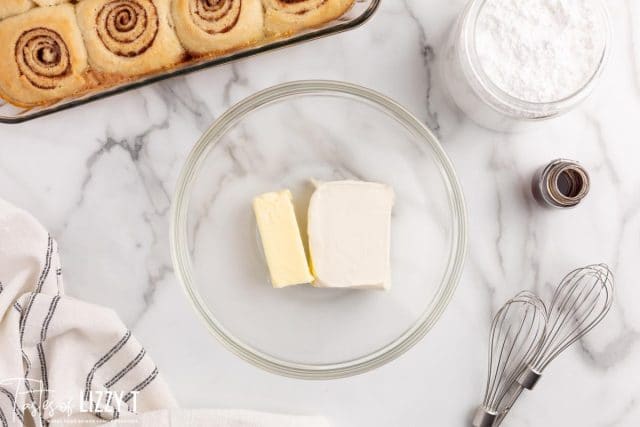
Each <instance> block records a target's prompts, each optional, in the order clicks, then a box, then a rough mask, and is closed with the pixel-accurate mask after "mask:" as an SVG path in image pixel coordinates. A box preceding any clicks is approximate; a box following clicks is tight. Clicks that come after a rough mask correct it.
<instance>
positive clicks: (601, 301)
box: [493, 264, 614, 426]
mask: <svg viewBox="0 0 640 427" xmlns="http://www.w3.org/2000/svg"><path fill="white" fill-rule="evenodd" d="M613 292H614V284H613V273H612V272H611V270H610V269H609V267H608V266H607V265H605V264H593V265H588V266H586V267H582V268H578V269H576V270H573V271H572V272H570V273H569V274H567V275H566V276H565V277H564V278H563V279H562V281H561V282H560V284H559V285H558V287H557V288H556V290H555V292H554V294H553V298H552V300H551V306H550V307H549V313H548V319H547V327H546V332H545V336H544V339H543V341H542V345H541V346H540V348H539V350H538V352H537V354H536V355H535V357H534V358H533V360H532V361H531V363H529V364H528V366H527V367H526V368H525V369H524V370H523V371H522V373H521V375H519V376H518V378H517V379H516V384H515V386H514V387H513V388H512V390H513V395H512V399H511V402H510V404H509V405H508V407H507V408H506V409H505V410H504V411H502V412H501V413H500V414H499V416H498V418H497V419H496V420H495V422H494V424H493V426H498V425H500V423H501V422H502V421H503V419H504V417H505V416H506V415H507V413H508V412H509V410H510V409H511V407H512V406H513V404H514V403H515V401H516V400H517V399H518V398H519V397H520V394H521V393H522V391H523V390H524V389H529V390H531V389H533V387H534V386H535V385H536V383H537V382H538V380H539V379H540V376H541V375H542V372H543V371H544V370H545V368H546V367H547V365H549V363H551V362H552V361H553V360H554V359H555V358H556V357H558V355H560V353H562V352H563V351H564V350H566V349H567V348H568V347H569V346H571V345H572V344H573V343H575V342H576V341H578V340H579V339H580V338H582V337H584V336H585V335H586V334H587V333H588V332H589V331H591V330H592V329H593V328H594V327H595V326H596V325H598V323H600V322H601V321H602V319H603V318H604V317H605V316H606V315H607V313H608V312H609V310H610V309H611V305H612V303H613Z"/></svg>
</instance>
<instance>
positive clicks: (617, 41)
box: [0, 0, 640, 427]
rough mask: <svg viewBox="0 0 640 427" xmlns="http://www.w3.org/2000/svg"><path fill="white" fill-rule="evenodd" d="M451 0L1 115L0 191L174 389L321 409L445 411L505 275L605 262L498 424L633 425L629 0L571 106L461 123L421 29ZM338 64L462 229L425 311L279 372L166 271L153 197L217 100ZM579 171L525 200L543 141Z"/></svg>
mask: <svg viewBox="0 0 640 427" xmlns="http://www.w3.org/2000/svg"><path fill="white" fill-rule="evenodd" d="M463 3H464V2H463V0H455V1H444V0H406V1H400V0H386V1H384V2H383V5H382V7H381V10H380V11H379V12H378V13H377V15H376V16H375V17H374V18H373V19H372V20H371V21H370V22H369V23H367V24H366V25H365V26H364V27H362V28H359V29H357V30H355V31H352V32H349V33H345V34H342V35H339V36H337V37H333V38H328V39H324V40H321V41H317V42H313V43H310V44H306V45H302V46H298V47H295V48H292V49H288V50H286V51H280V52H276V53H270V54H266V55H262V56H260V57H256V58H251V59H246V60H243V61H240V62H238V63H235V64H232V65H227V66H223V67H220V68H217V69H211V70H204V71H201V72H198V73H195V74H192V75H189V76H187V77H181V78H177V79H173V80H170V81H167V82H163V83H159V84H155V85H152V86H149V87H146V88H143V89H140V90H137V91H134V92H131V93H127V94H122V95H119V96H116V97H112V98H110V99H107V100H103V101H99V102H95V103H92V104H90V105H86V106H83V107H80V108H77V109H74V110H70V111H66V112H62V113H59V114H56V115H53V116H49V117H46V118H42V119H39V120H37V121H34V122H31V123H27V124H23V125H11V126H9V125H3V126H1V127H0V196H1V197H4V198H6V199H8V200H9V201H11V202H13V203H15V204H17V205H19V206H22V207H24V208H26V209H28V210H30V211H31V212H33V213H34V214H35V215H36V216H37V217H38V218H39V219H40V220H41V221H42V222H43V223H44V224H45V226H46V227H48V228H49V229H50V230H51V232H52V234H53V235H54V236H55V237H56V238H57V239H58V241H59V244H60V249H61V256H62V260H63V264H64V266H65V267H64V270H65V278H66V283H67V290H68V293H69V294H71V295H73V296H76V297H79V298H84V299H86V300H90V301H94V302H99V303H101V304H104V305H108V306H111V307H113V308H114V309H116V310H117V312H118V313H119V314H120V315H121V316H122V318H123V319H124V321H125V322H126V323H127V324H128V325H129V326H130V328H132V329H133V331H134V333H135V334H136V335H137V336H138V338H139V339H140V340H141V341H142V342H143V343H144V344H145V345H146V346H147V348H148V350H149V352H150V353H151V354H153V355H154V357H155V359H156V361H157V363H158V365H159V366H160V368H161V371H162V372H163V373H164V375H165V377H166V379H167V380H168V381H169V383H170V384H171V385H172V386H173V389H174V390H175V393H176V395H177V397H178V398H179V400H180V401H181V403H182V404H183V405H184V406H188V407H225V408H226V407H243V408H250V409H259V410H269V411H279V412H292V413H305V414H306V413H310V414H324V415H326V416H327V417H329V418H330V419H331V421H332V422H333V423H334V425H336V426H340V427H342V426H424V425H433V426H462V425H466V423H467V422H468V417H469V413H470V411H471V410H472V408H473V407H474V406H475V405H476V403H477V402H478V401H479V400H480V398H481V394H482V389H483V383H484V378H485V358H486V356H485V351H486V338H487V332H488V327H489V321H490V317H491V315H492V313H493V312H494V310H495V308H496V307H497V306H499V305H500V304H501V303H502V302H503V301H504V300H505V299H506V298H507V297H509V296H511V295H512V294H514V293H515V292H516V291H518V290H520V289H538V290H540V291H541V292H542V293H543V294H548V291H549V287H550V285H551V284H552V283H553V282H554V281H556V280H558V279H559V278H560V277H561V276H562V275H563V274H564V273H565V272H566V271H567V270H569V269H571V268H573V267H575V266H578V265H581V264H586V263H590V262H601V261H602V262H608V263H609V264H610V265H611V266H612V268H613V269H614V271H615V273H616V278H617V296H616V301H615V305H614V308H613V311H612V312H611V314H610V315H609V317H608V318H607V319H606V321H605V322H604V324H603V325H601V327H599V328H598V329H597V330H596V331H594V332H593V334H591V335H590V336H589V337H588V339H586V340H585V341H583V342H581V343H580V344H579V345H577V346H575V347H574V348H572V349H571V350H570V351H569V352H567V353H566V354H564V355H563V356H562V357H561V358H560V359H559V360H557V361H556V362H555V363H554V364H553V365H552V366H551V367H550V368H549V369H548V371H547V373H546V375H545V378H544V380H543V381H542V382H541V383H540V384H539V386H538V388H537V390H536V392H535V393H532V394H530V395H528V396H527V398H526V399H525V400H524V401H522V403H521V404H520V405H519V406H518V407H517V408H516V410H515V411H514V413H513V415H512V416H511V418H510V420H509V422H508V424H505V425H511V426H548V427H554V426H558V427H559V426H563V427H565V426H581V427H603V426H608V427H614V426H616V427H626V426H637V425H639V424H640V382H639V381H638V378H640V363H639V362H640V342H639V338H640V308H639V307H638V301H640V287H639V286H637V283H636V281H637V278H638V277H639V275H638V272H637V271H636V269H637V262H638V259H639V257H640V186H639V185H638V184H640V167H638V158H639V156H640V148H638V147H636V146H635V144H636V143H637V140H638V130H639V129H640V128H639V125H638V118H639V117H640V29H639V28H640V7H638V6H637V4H636V1H635V0H612V1H610V2H609V4H610V9H611V13H612V19H613V22H614V25H613V27H614V28H613V29H614V35H613V43H612V56H611V63H610V66H609V68H608V70H607V72H606V73H605V76H604V78H603V81H602V82H601V85H600V86H599V87H598V89H597V91H596V93H595V94H594V95H593V96H592V97H591V98H590V99H589V100H588V101H587V102H586V103H585V104H584V105H583V106H581V107H580V108H579V109H578V110H577V111H574V112H572V113H570V114H568V115H566V116H564V117H562V118H559V119H557V120H554V121H551V122H547V123H542V124H540V126H539V127H538V130H537V131H534V132H531V133H527V134H517V135H509V134H501V133H496V132H492V131H488V130H484V129H482V128H479V127H478V126H476V125H475V124H473V123H472V122H470V121H469V120H467V119H466V118H465V117H464V116H462V115H461V113H459V112H457V111H456V110H455V109H454V108H452V107H451V106H450V105H449V104H448V102H447V101H446V100H445V98H444V97H443V95H442V93H443V92H442V87H441V85H440V83H439V81H438V77H437V75H436V69H435V65H434V63H435V61H437V59H438V57H439V52H440V50H439V49H440V44H441V41H442V39H443V37H444V34H445V32H446V30H447V28H448V27H449V25H450V23H451V21H452V19H453V17H454V16H455V15H456V14H457V12H458V11H459V10H460V9H461V7H462V6H463ZM306 78H328V79H339V80H346V81H349V82H354V83H359V84H362V85H365V86H368V87H371V88H374V89H377V90H379V91H381V92H383V93H385V94H387V95H390V96H392V97H393V98H395V99H396V100H398V101H399V102H400V103H402V104H403V105H405V106H406V107H407V108H409V109H410V110H411V111H413V112H414V113H415V114H416V115H417V116H418V117H419V118H420V119H421V120H424V121H425V123H427V124H428V125H429V126H430V127H431V128H432V129H433V130H434V131H435V132H436V133H437V134H438V135H439V137H440V138H441V141H442V143H443V145H444V147H445V149H446V151H447V152H448V153H449V155H450V156H451V158H452V160H453V162H454V163H455V165H456V167H457V170H458V173H459V176H460V180H461V182H462V185H463V188H464V190H465V193H466V198H467V203H468V210H469V218H470V220H469V225H470V235H469V238H470V244H469V256H468V259H467V263H466V268H465V271H464V275H463V278H462V281H461V283H460V286H459V288H458V290H457V292H456V294H455V296H454V299H453V301H452V303H451V304H450V306H449V308H448V310H447V311H446V312H445V314H444V316H443V317H442V319H441V321H440V322H439V324H438V325H437V326H436V327H435V329H433V330H432V332H431V333H429V335H428V336H427V337H426V338H425V339H424V340H423V341H422V342H421V343H419V344H418V345H417V346H416V347H415V348H414V349H412V350H411V351H410V352H409V353H407V354H406V355H404V356H403V357H401V358H400V359H398V360H396V361H394V362H392V363H391V364H389V365H387V366H385V367H383V368H380V369H378V370H376V371H374V372H371V373H368V374H365V375H361V376H358V377H354V378H349V379H344V380H336V381H329V382H304V381H298V380H293V379H286V378H280V377H277V376H275V375H272V374H268V373H266V372H262V371H261V370H259V369H257V368H254V367H253V366H251V365H248V364H247V363H245V362H243V361H241V360H239V359H237V358H236V357H234V356H233V355H232V354H231V353H229V352H228V351H227V350H225V349H224V348H223V347H222V346H221V345H220V344H218V342H216V340H215V339H213V338H212V337H211V336H209V333H208V332H207V331H206V329H205V327H204V326H203V324H202V323H201V322H200V320H199V319H198V318H197V317H196V316H195V314H194V313H193V312H192V311H191V308H190V306H189V304H188V302H187V300H186V298H185V297H184V296H183V294H182V291H181V289H180V287H179V286H178V284H177V282H176V279H175V277H174V275H173V272H172V267H171V262H170V259H169V248H168V227H169V205H170V200H171V195H172V192H173V188H174V185H175V181H176V177H177V175H178V173H179V171H180V168H181V165H182V162H183V160H184V159H185V157H186V155H187V153H188V151H189V149H190V147H191V146H192V144H193V143H194V141H195V140H196V139H197V137H198V136H199V135H200V133H201V132H202V131H203V130H204V129H205V128H206V127H207V125H208V124H209V123H210V122H211V121H212V120H213V119H214V118H215V117H217V116H218V115H219V114H221V113H222V112H223V111H224V110H225V109H226V108H228V107H229V106H230V105H231V104H232V103H234V102H236V101H238V100H240V99H242V98H244V97H245V96H247V95H249V94H251V93H253V92H255V91H256V90H259V89H262V88H265V87H268V86H271V85H273V84H276V83H281V82H285V81H289V80H295V79H306ZM559 156H563V157H569V158H575V159H577V160H580V161H582V162H583V163H584V164H585V165H586V166H587V168H588V169H589V170H590V171H591V172H592V175H593V189H592V192H591V194H590V195H589V197H588V199H587V200H585V202H584V203H583V204H582V205H581V206H580V207H578V208H577V209H575V210H571V211H564V212H558V211H545V210H542V209H540V208H538V207H537V206H536V205H534V204H533V202H532V201H531V199H530V197H529V194H528V191H527V186H528V183H529V180H530V177H531V174H532V172H533V171H534V170H535V169H536V168H537V167H538V166H540V165H542V164H544V163H545V162H547V161H549V160H551V159H552V158H555V157H559Z"/></svg>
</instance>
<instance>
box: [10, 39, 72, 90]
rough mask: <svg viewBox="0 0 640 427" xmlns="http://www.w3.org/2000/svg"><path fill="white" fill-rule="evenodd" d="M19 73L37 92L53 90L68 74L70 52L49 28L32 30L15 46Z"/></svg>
mask: <svg viewBox="0 0 640 427" xmlns="http://www.w3.org/2000/svg"><path fill="white" fill-rule="evenodd" d="M16 61H17V63H18V69H19V70H20V73H21V74H22V75H23V76H25V77H26V78H27V80H29V82H31V84H32V85H33V86H35V87H37V88H40V89H54V88H56V87H57V86H58V85H59V83H60V79H62V78H64V77H66V76H68V75H69V74H71V59H70V57H69V49H68V47H67V45H66V43H65V42H64V40H63V39H62V37H60V34H58V33H57V32H55V31H53V30H50V29H48V28H41V27H39V28H33V29H31V30H28V31H25V32H24V33H22V34H21V35H20V37H19V38H18V41H17V43H16Z"/></svg>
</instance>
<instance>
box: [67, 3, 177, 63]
mask: <svg viewBox="0 0 640 427" xmlns="http://www.w3.org/2000/svg"><path fill="white" fill-rule="evenodd" d="M76 14H77V17H78V23H79V24H80V30H81V31H82V35H83V37H84V41H85V44H86V46H87V53H88V54H89V64H90V65H91V67H92V68H93V69H94V70H96V71H100V72H104V73H111V74H119V75H124V76H133V75H140V74H146V73H149V72H152V71H155V70H159V69H162V68H165V67H169V66H171V65H173V64H176V63H178V62H180V61H181V60H182V59H183V57H184V50H183V49H182V46H181V45H180V42H179V41H178V38H177V37H176V35H175V33H174V32H173V30H172V29H171V27H170V26H169V0H82V1H81V2H80V3H78V4H77V5H76Z"/></svg>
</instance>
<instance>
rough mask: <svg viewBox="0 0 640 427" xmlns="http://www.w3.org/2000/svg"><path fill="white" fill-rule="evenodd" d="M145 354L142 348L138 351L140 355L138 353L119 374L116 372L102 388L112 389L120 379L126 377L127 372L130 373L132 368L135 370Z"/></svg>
mask: <svg viewBox="0 0 640 427" xmlns="http://www.w3.org/2000/svg"><path fill="white" fill-rule="evenodd" d="M145 354H146V351H145V349H144V348H143V349H142V350H140V353H138V355H137V356H136V357H135V358H134V359H133V360H132V361H131V362H129V363H128V364H127V366H125V367H124V368H123V369H122V370H121V371H120V372H118V373H117V374H116V375H115V376H114V377H113V378H111V379H110V380H109V381H107V382H106V383H105V384H104V386H105V387H106V388H111V387H113V385H114V384H115V383H117V382H118V381H120V380H121V379H122V377H124V376H125V375H127V373H128V372H129V371H131V370H132V369H133V368H135V367H136V366H137V365H138V363H140V361H141V360H142V358H143V357H144V355H145Z"/></svg>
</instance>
